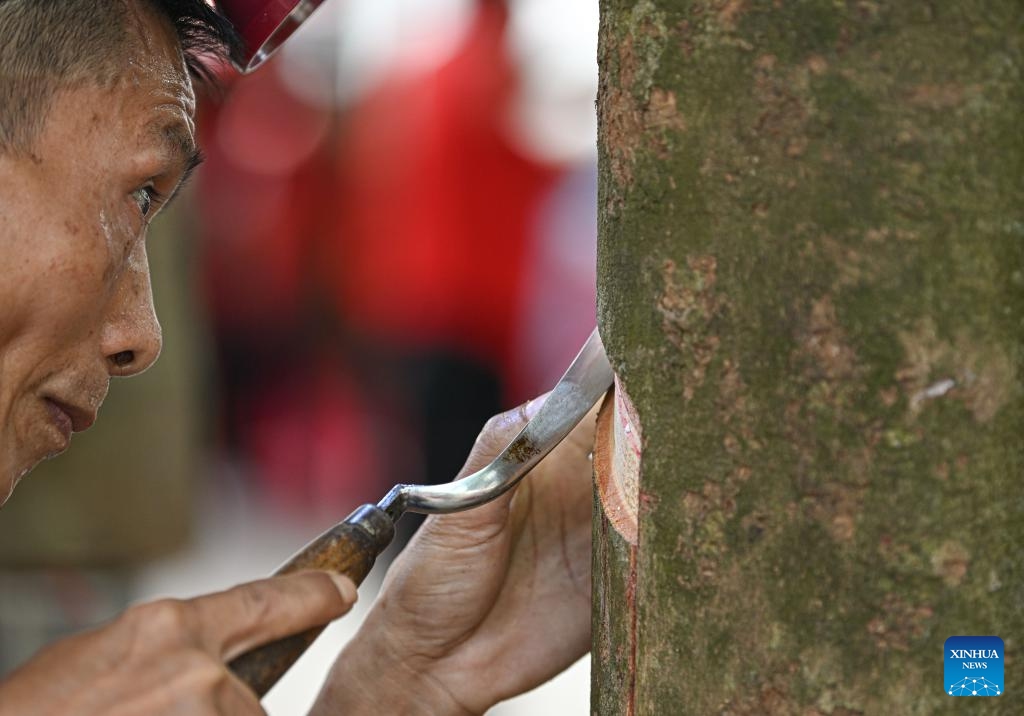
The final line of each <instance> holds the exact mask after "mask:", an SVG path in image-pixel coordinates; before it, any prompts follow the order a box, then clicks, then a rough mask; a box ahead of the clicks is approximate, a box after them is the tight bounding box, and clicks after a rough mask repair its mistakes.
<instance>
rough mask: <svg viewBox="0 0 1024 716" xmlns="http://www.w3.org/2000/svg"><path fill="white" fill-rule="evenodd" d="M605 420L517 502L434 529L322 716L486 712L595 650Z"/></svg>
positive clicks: (507, 426)
mask: <svg viewBox="0 0 1024 716" xmlns="http://www.w3.org/2000/svg"><path fill="white" fill-rule="evenodd" d="M537 402H539V401H537ZM535 410H536V407H535V405H533V404H531V405H528V406H526V407H525V408H522V409H519V410H515V411H512V412H510V413H505V414H503V415H500V416H498V417H496V418H494V419H492V420H491V421H490V422H489V423H488V424H487V426H486V427H485V428H484V431H483V433H481V435H480V437H479V438H478V439H477V443H476V445H475V446H474V448H473V451H472V453H471V454H470V457H469V459H468V461H467V463H466V466H465V467H464V468H463V470H462V473H461V474H463V475H465V474H467V473H469V472H472V471H474V470H477V469H479V468H481V467H483V466H484V465H486V464H487V463H488V462H489V461H490V460H491V458H492V457H494V456H495V455H496V454H497V453H498V452H499V451H500V450H502V449H503V448H504V447H505V446H506V445H507V444H508V443H509V441H510V440H511V439H512V438H513V437H514V436H515V434H516V433H517V432H518V431H519V430H520V429H521V428H522V427H523V425H525V424H526V421H527V420H528V418H529V417H530V416H531V414H532V413H533V412H535ZM595 416H596V409H595V410H594V411H592V412H591V413H590V415H588V416H587V417H586V418H585V419H584V420H583V422H582V423H581V424H580V425H579V426H578V427H577V428H576V429H575V430H574V431H573V433H572V434H571V435H570V436H569V437H568V438H567V439H566V440H565V441H563V442H562V444H560V445H559V446H558V447H557V448H556V449H555V450H554V451H553V452H552V453H551V454H550V455H549V456H548V457H547V458H545V459H544V461H543V462H541V464H540V465H538V466H537V467H536V468H534V470H533V471H532V472H531V473H530V475H529V476H528V477H526V478H525V479H524V480H523V482H522V483H520V485H519V487H518V488H517V489H516V490H515V491H514V494H512V493H510V494H507V495H504V496H502V497H501V498H499V499H497V500H495V501H494V502H491V503H489V504H487V505H484V506H481V507H478V508H475V509H473V510H469V511H467V512H462V513H458V514H452V515H443V516H435V517H431V518H430V519H428V520H427V521H426V523H425V524H424V525H423V527H422V528H421V529H420V530H419V532H418V533H417V534H416V536H415V537H414V538H413V540H412V542H410V544H409V546H408V547H407V548H406V549H405V551H404V552H403V553H402V554H401V556H400V557H399V558H398V559H397V560H396V561H395V563H394V564H393V565H392V567H391V569H390V571H389V572H388V575H387V578H386V579H385V582H384V586H383V588H382V590H381V594H380V596H379V597H378V599H377V601H376V603H375V604H374V606H373V608H372V610H371V611H370V614H369V615H368V616H367V619H366V621H365V622H364V623H363V626H362V627H361V629H360V632H359V634H358V635H357V636H356V638H355V639H353V640H352V641H351V642H350V643H349V645H348V646H347V647H346V649H345V650H344V651H343V652H342V654H341V656H340V657H339V659H338V661H337V663H336V664H335V665H334V667H333V669H332V672H331V675H330V676H329V677H328V680H327V683H326V685H325V686H324V689H323V691H322V692H321V694H320V698H319V700H318V701H317V704H316V706H315V707H314V711H313V712H314V713H316V714H323V715H324V716H326V715H327V714H341V713H345V714H361V713H380V712H381V711H382V710H383V711H388V712H389V713H396V714H398V713H402V714H405V713H429V714H437V715H444V714H465V713H470V714H480V713H483V712H484V711H486V710H487V709H488V708H489V707H490V706H492V705H494V704H495V703H497V702H498V701H501V700H504V699H506V698H509V697H511V696H515V695H516V694H519V693H523V692H525V691H527V690H529V689H531V688H533V687H535V686H537V685H539V684H541V683H543V682H544V681H546V680H547V679H549V678H551V677H552V676H554V675H555V674H557V673H559V672H560V671H562V670H563V669H565V668H566V667H568V666H569V665H570V664H572V663H573V662H574V661H575V660H576V659H578V658H579V657H580V656H582V655H583V654H585V653H586V652H587V650H588V649H589V647H590V515H591V505H592V491H591V462H590V457H589V456H590V452H591V449H592V446H593V440H594V422H595Z"/></svg>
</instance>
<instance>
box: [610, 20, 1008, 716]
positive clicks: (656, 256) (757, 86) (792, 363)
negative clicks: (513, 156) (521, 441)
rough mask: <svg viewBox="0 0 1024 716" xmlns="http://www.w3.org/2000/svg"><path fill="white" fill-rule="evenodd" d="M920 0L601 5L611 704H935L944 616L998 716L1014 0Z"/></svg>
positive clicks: (687, 708) (947, 703)
mask: <svg viewBox="0 0 1024 716" xmlns="http://www.w3.org/2000/svg"><path fill="white" fill-rule="evenodd" d="M941 5H943V6H936V5H935V4H932V5H930V6H925V5H922V4H918V3H888V4H883V3H872V2H850V3H835V2H810V1H808V2H799V3H788V2H786V3H776V2H754V1H749V2H740V1H733V0H725V1H721V2H669V1H667V0H658V1H653V0H644V2H641V3H634V2H620V1H618V0H604V2H603V3H602V30H601V45H600V49H599V60H600V66H601V73H602V75H601V90H600V96H599V102H598V105H599V116H600V127H601V130H600V132H601V136H600V146H599V151H600V162H601V181H600V188H599V194H600V196H599V205H600V211H601V215H600V222H599V226H600V241H599V320H600V323H601V328H602V335H603V336H604V339H605V344H606V346H607V348H608V350H609V353H610V355H611V358H612V361H613V364H614V365H615V366H616V368H617V370H618V371H619V374H620V378H621V379H622V381H623V383H624V385H625V387H626V390H627V391H628V392H629V393H630V396H631V397H632V400H633V402H634V404H635V405H636V407H637V409H638V412H639V415H640V420H641V422H642V425H643V434H644V437H645V447H644V454H643V476H642V484H641V491H642V497H643V499H642V503H643V504H645V505H646V506H647V508H646V509H645V510H644V511H643V512H642V515H641V526H640V547H639V551H638V561H637V592H636V596H637V599H636V617H637V622H636V624H637V626H636V635H635V638H636V646H637V665H636V682H635V699H636V701H635V707H636V712H637V713H652V714H654V713H657V714H660V713H697V714H704V713H718V712H725V713H736V714H739V713H799V714H816V713H821V714H826V713H833V714H840V713H908V714H911V713H937V712H941V711H943V710H944V709H952V708H953V707H954V706H955V704H951V700H950V699H949V698H948V697H946V696H945V694H944V693H943V692H942V691H941V678H942V677H941V664H942V662H941V656H942V654H941V650H942V642H943V641H944V640H945V638H946V637H947V636H950V635H953V634H999V635H1001V636H1003V638H1004V639H1005V640H1006V646H1007V661H1006V665H1007V677H1006V678H1007V682H1008V684H1009V685H1010V686H1008V691H1007V694H1006V696H1005V697H1000V698H998V699H988V700H985V702H984V703H979V704H976V705H975V708H980V709H982V710H984V711H985V712H986V713H1013V712H1017V711H1019V710H1020V709H1021V708H1022V707H1021V703H1022V701H1021V697H1020V696H1019V695H1018V694H1019V693H1020V690H1019V689H1018V690H1017V692H1015V691H1014V690H1013V689H1012V688H1011V687H1012V685H1013V684H1014V683H1016V684H1019V685H1021V686H1024V669H1022V668H1021V666H1020V665H1019V664H1021V663H1022V655H1021V643H1020V638H1021V637H1020V634H1021V633H1024V611H1022V610H1024V606H1022V605H1024V557H1022V550H1021V546H1022V545H1024V519H1022V517H1024V489H1022V488H1021V486H1020V480H1021V476H1022V474H1024V448H1022V444H1024V440H1022V439H1021V435H1022V434H1024V389H1022V382H1021V381H1022V376H1024V373H1022V365H1024V349H1022V341H1021V337H1022V336H1024V274H1022V272H1024V213H1022V207H1024V187H1022V180H1021V177H1022V176H1024V174H1022V169H1024V135H1022V131H1021V129H1020V127H1021V124H1020V117H1021V116H1022V115H1024V90H1022V87H1024V82H1022V79H1024V78H1022V77H1021V75H1022V68H1024V18H1022V10H1021V6H1020V4H1019V3H1018V2H1016V1H1015V0H999V1H997V2H984V3H982V2H968V3H958V4H956V5H955V6H953V4H941ZM624 117H625V119H624ZM601 593H602V585H601V584H598V585H597V591H596V594H597V595H600V594H601ZM597 598H600V596H599V597H597ZM619 606H620V607H621V608H623V609H625V608H627V606H626V605H625V604H620V605H619ZM598 627H599V630H598V631H599V633H600V628H601V624H598ZM599 666H600V667H601V668H615V667H614V666H613V665H612V664H607V665H599ZM611 683H615V682H614V680H611V679H607V678H605V679H601V678H595V689H596V690H597V691H596V693H595V703H596V704H601V703H605V702H606V701H602V699H604V698H605V697H604V696H602V694H601V692H600V689H601V684H611ZM716 685H717V686H716ZM608 703H611V702H608ZM844 709H845V711H844ZM599 712H601V713H613V712H614V711H611V710H600V709H599Z"/></svg>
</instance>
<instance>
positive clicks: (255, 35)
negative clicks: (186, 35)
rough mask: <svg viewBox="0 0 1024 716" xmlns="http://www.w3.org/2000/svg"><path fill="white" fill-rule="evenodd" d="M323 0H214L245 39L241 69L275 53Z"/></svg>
mask: <svg viewBox="0 0 1024 716" xmlns="http://www.w3.org/2000/svg"><path fill="white" fill-rule="evenodd" d="M323 2H324V0H217V8H218V9H219V10H220V12H221V14H222V15H224V17H226V18H227V19H228V20H230V21H231V24H232V25H234V26H235V29H236V30H237V31H238V34H239V35H241V36H242V39H243V40H244V41H245V55H244V60H243V64H242V65H241V66H239V67H238V69H239V71H240V72H242V73H243V74H244V73H248V72H252V71H253V70H254V69H256V68H257V67H259V66H260V65H261V64H263V61H264V60H266V59H267V58H268V57H270V56H271V55H272V54H274V51H275V50H276V49H277V48H278V47H280V46H281V45H282V44H283V43H284V41H285V40H287V39H288V38H289V37H291V34H292V33H293V32H295V30H297V29H298V27H299V25H301V24H302V23H303V22H305V21H306V19H307V18H308V17H309V16H310V15H312V14H313V11H314V10H316V9H317V8H318V7H320V5H321V3H323Z"/></svg>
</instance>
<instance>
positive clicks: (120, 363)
mask: <svg viewBox="0 0 1024 716" xmlns="http://www.w3.org/2000/svg"><path fill="white" fill-rule="evenodd" d="M110 360H111V361H112V362H113V363H114V365H115V366H117V367H118V368H127V367H128V366H130V365H131V364H132V363H134V362H135V351H121V352H120V353H115V354H114V355H113V356H111V357H110Z"/></svg>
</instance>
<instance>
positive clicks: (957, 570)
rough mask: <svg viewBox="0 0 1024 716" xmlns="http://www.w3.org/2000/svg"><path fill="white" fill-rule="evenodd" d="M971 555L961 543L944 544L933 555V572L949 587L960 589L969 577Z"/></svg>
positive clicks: (949, 542)
mask: <svg viewBox="0 0 1024 716" xmlns="http://www.w3.org/2000/svg"><path fill="white" fill-rule="evenodd" d="M970 564H971V554H970V552H968V551H967V548H966V547H964V546H963V545H962V544H961V543H959V542H956V541H954V540H947V541H945V542H943V543H942V544H941V545H940V546H939V548H938V549H936V550H935V551H934V552H933V553H932V571H933V572H934V573H935V576H937V577H941V578H942V582H943V583H944V584H945V585H946V586H947V587H959V586H960V584H961V583H962V582H963V581H964V577H965V576H967V568H968V567H969V566H970Z"/></svg>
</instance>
